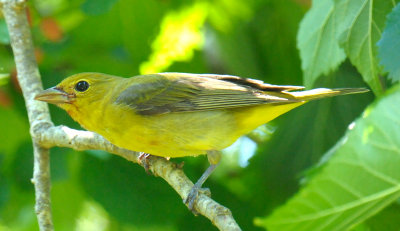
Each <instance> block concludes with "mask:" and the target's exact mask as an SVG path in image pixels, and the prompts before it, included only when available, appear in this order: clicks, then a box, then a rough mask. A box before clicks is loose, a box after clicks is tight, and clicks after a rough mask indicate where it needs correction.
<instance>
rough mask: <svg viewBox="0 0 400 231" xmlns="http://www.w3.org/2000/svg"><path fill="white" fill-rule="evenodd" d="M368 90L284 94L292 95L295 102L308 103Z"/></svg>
mask: <svg viewBox="0 0 400 231" xmlns="http://www.w3.org/2000/svg"><path fill="white" fill-rule="evenodd" d="M368 91H369V90H368V89H366V88H336V89H329V88H316V89H312V90H308V91H294V92H285V93H288V94H289V95H292V96H293V97H294V98H296V99H297V100H302V101H303V100H304V101H310V100H314V99H320V98H325V97H332V96H337V95H347V94H357V93H364V92H368Z"/></svg>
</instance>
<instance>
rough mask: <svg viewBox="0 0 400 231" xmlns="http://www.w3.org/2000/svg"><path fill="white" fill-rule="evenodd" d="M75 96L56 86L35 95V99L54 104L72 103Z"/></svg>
mask: <svg viewBox="0 0 400 231" xmlns="http://www.w3.org/2000/svg"><path fill="white" fill-rule="evenodd" d="M73 98H74V97H73V96H72V95H69V94H68V93H66V92H65V91H63V90H60V89H58V88H56V87H52V88H49V89H46V90H44V91H42V92H40V93H39V94H37V95H36V96H35V100H40V101H43V102H47V103H52V104H62V103H71V102H72V100H73Z"/></svg>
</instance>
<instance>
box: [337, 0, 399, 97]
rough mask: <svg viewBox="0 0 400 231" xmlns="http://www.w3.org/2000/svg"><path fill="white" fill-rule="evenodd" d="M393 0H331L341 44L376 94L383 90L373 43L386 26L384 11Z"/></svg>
mask: <svg viewBox="0 0 400 231" xmlns="http://www.w3.org/2000/svg"><path fill="white" fill-rule="evenodd" d="M394 2H395V1H394V0H393V1H374V0H334V3H335V5H336V12H337V14H338V17H337V20H338V21H339V22H340V24H339V25H338V26H339V27H338V31H340V32H343V33H341V35H340V40H341V45H342V46H343V48H344V49H345V52H346V54H347V56H348V57H349V58H350V61H351V63H352V64H353V65H354V66H355V67H356V68H357V69H358V71H359V72H360V73H361V75H362V76H363V79H364V81H366V82H367V83H368V85H369V86H370V87H371V89H372V90H373V91H374V93H375V94H376V95H380V94H382V92H383V90H384V89H383V86H382V83H381V82H380V79H379V75H380V74H382V68H381V67H380V66H379V65H378V57H377V53H378V49H377V46H376V43H377V42H378V40H379V39H380V37H381V33H382V30H383V28H384V26H385V20H386V15H387V14H388V13H389V12H390V10H391V9H392V8H393V7H394Z"/></svg>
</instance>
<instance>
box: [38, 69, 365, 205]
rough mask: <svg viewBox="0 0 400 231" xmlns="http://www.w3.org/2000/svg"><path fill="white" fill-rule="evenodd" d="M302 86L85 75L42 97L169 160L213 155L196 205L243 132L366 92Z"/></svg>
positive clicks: (120, 140) (198, 77) (225, 78)
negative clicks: (315, 103) (223, 153)
mask: <svg viewBox="0 0 400 231" xmlns="http://www.w3.org/2000/svg"><path fill="white" fill-rule="evenodd" d="M302 89H304V88H303V87H299V86H278V85H270V84H266V83H263V82H262V81H259V80H254V79H243V78H240V77H236V76H229V75H211V74H184V73H160V74H150V75H141V76H136V77H132V78H121V77H117V76H111V75H106V74H101V73H81V74H76V75H73V76H70V77H68V78H66V79H65V80H63V81H62V82H61V83H60V84H58V85H57V86H55V87H53V88H49V89H47V90H45V91H43V92H42V93H40V94H38V95H37V96H36V99H37V100H41V101H45V102H48V103H52V104H55V105H57V106H59V107H61V108H62V109H64V110H66V111H67V112H68V114H69V115H70V116H71V117H72V118H73V119H74V120H76V121H77V122H78V123H79V124H80V125H81V126H82V127H84V128H86V129H88V130H91V131H94V132H97V133H99V134H100V135H102V136H103V137H105V138H106V139H107V140H109V141H110V142H111V143H113V144H115V145H116V146H119V147H122V148H126V149H129V150H134V151H140V152H144V153H149V154H152V155H156V156H163V157H181V156H197V155H199V154H206V153H207V156H208V160H209V162H210V167H209V168H208V169H207V170H206V171H205V172H204V173H203V175H202V176H201V177H200V179H199V180H198V181H197V183H196V184H195V185H194V187H193V188H192V190H191V192H190V193H189V195H188V198H187V200H186V203H188V206H189V208H191V209H192V208H193V203H194V201H195V198H196V197H197V194H198V190H199V189H200V188H201V186H202V184H203V183H204V182H205V180H206V179H207V177H208V176H209V175H210V174H211V172H212V171H213V170H214V169H215V167H216V166H217V164H218V162H219V160H220V150H222V149H224V148H226V147H228V146H229V145H231V144H232V143H233V142H234V141H235V140H236V139H238V138H239V137H240V136H242V135H244V134H246V133H248V132H250V131H252V130H253V129H255V128H257V127H258V126H260V125H262V124H265V123H267V122H268V121H270V120H272V119H274V118H276V117H277V116H279V115H281V114H283V113H285V112H288V111H290V110H292V109H293V108H295V107H298V106H300V105H302V104H304V103H306V102H308V101H310V100H314V99H319V98H324V97H329V96H336V95H343V94H353V93H361V92H366V91H368V90H367V89H363V88H341V89H326V88H319V89H313V90H308V91H298V90H302Z"/></svg>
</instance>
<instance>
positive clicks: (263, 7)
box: [0, 0, 400, 231]
mask: <svg viewBox="0 0 400 231" xmlns="http://www.w3.org/2000/svg"><path fill="white" fill-rule="evenodd" d="M372 2H374V3H372ZM395 2H396V1H379V2H378V1H376V3H375V1H371V0H357V1H346V0H321V1H316V0H315V1H313V4H312V6H311V2H310V1H307V0H247V1H243V0H136V1H129V0H101V1H95V0H69V1H68V0H44V1H43V0H34V1H30V2H29V9H28V11H27V13H28V15H29V19H30V23H31V29H32V34H33V39H34V43H35V48H36V50H35V52H36V57H37V61H38V63H39V67H40V72H41V75H42V79H43V84H44V87H51V86H54V85H55V84H57V83H58V82H59V81H61V80H62V79H63V78H65V77H66V76H68V75H71V74H75V73H78V72H90V71H94V72H104V73H108V74H113V75H120V76H125V77H129V76H133V75H137V74H143V73H151V72H164V71H173V72H190V73H219V74H231V75H238V76H242V77H250V78H257V79H262V80H264V81H266V82H269V83H273V84H289V85H301V84H302V82H303V78H302V73H304V83H305V84H306V85H307V87H370V88H372V89H373V90H374V92H375V93H376V94H378V95H382V92H384V91H385V89H386V88H390V87H391V86H392V84H395V82H396V81H398V80H399V76H398V67H397V66H396V65H395V64H396V63H398V62H396V61H399V60H398V54H397V53H396V52H395V51H396V50H398V49H399V46H400V44H399V43H397V42H395V41H399V39H398V37H396V36H398V34H399V33H397V32H398V31H397V30H398V27H397V26H396V21H398V20H396V19H397V18H398V11H399V7H396V8H395ZM310 7H312V8H311V10H309V8H310ZM343 9H346V10H347V11H344V10H343ZM308 10H309V11H308ZM391 10H393V12H392V13H391V14H390V16H389V20H386V16H387V14H389V12H390V11H391ZM307 11H308V13H307V14H306V16H304V14H305V13H306V12H307ZM354 12H359V13H360V14H359V15H357V14H355V13H354ZM300 22H301V23H300ZM382 31H383V36H382V38H381V33H382ZM359 37H362V38H363V39H365V40H362V41H361V40H360V39H358V38H359ZM296 39H297V40H296ZM380 39H381V40H380ZM378 40H380V42H379V43H378V45H379V46H376V42H377V41H378ZM296 42H297V44H296ZM0 43H1V44H2V46H0V129H1V133H0V231H3V230H21V231H23V230H37V229H38V227H37V224H36V217H35V213H34V209H33V206H34V191H33V185H31V183H30V178H31V175H32V158H33V157H32V145H31V141H30V137H29V124H28V121H27V117H26V111H25V105H24V101H23V98H22V95H21V92H20V89H19V87H18V84H17V81H16V77H15V76H16V71H15V65H14V61H13V55H12V51H11V48H10V46H9V37H8V34H7V31H6V25H5V22H4V19H2V18H0ZM296 46H297V47H298V48H299V51H298V50H297V49H296ZM378 56H379V59H378ZM346 57H348V60H347V61H345V60H346ZM300 58H301V59H300ZM379 60H381V65H379ZM370 64H371V65H370ZM383 70H385V71H386V72H388V73H389V76H390V78H391V79H392V80H393V81H392V82H393V83H392V82H389V81H386V78H385V75H384V73H383ZM364 81H365V82H364ZM398 92H399V87H398V86H397V87H394V88H393V90H391V91H390V92H389V93H387V94H385V95H383V96H380V99H379V101H378V102H377V103H375V104H374V105H372V106H370V107H369V108H368V110H367V111H366V112H364V116H363V118H360V119H359V120H358V121H357V123H356V128H355V129H353V130H351V131H348V132H347V133H346V135H345V136H344V134H345V132H346V129H347V127H348V126H349V124H350V123H352V121H354V120H355V119H356V118H357V117H359V116H360V115H361V113H362V111H363V110H364V109H365V108H366V106H367V105H369V104H370V103H371V102H372V101H373V94H372V93H367V94H363V95H352V96H343V97H338V98H332V99H325V100H321V101H318V102H312V103H309V104H307V105H305V106H302V107H300V108H298V109H295V110H293V111H291V112H289V113H287V114H286V115H283V116H281V117H280V118H278V119H277V120H275V121H273V122H272V123H271V124H270V125H269V127H272V128H273V129H270V131H271V133H272V134H269V135H268V136H267V137H268V138H267V139H264V141H260V140H259V139H255V140H256V141H257V150H256V152H255V154H254V155H253V156H252V157H251V158H250V159H249V161H248V163H247V162H246V161H247V159H246V158H248V157H249V156H251V155H252V154H253V153H252V151H251V145H249V142H251V141H249V139H241V140H239V141H238V143H236V144H235V146H234V147H233V148H231V149H229V150H227V151H225V155H224V156H223V160H222V163H221V166H220V167H219V168H218V169H217V170H216V172H215V173H214V174H213V175H212V176H211V178H210V179H209V180H208V181H207V182H206V187H209V188H210V189H211V191H212V193H213V198H214V199H215V200H216V201H218V202H220V203H222V204H223V205H225V206H227V207H228V208H230V209H231V211H232V212H233V215H234V217H235V219H236V220H237V222H238V223H239V225H240V226H241V228H242V229H243V230H263V229H264V228H268V229H271V230H290V228H293V229H296V230H313V229H311V228H310V227H314V228H315V229H319V230H324V227H325V230H331V229H328V228H326V227H329V225H332V227H335V225H343V226H342V227H344V228H350V227H353V228H354V230H379V227H382V226H381V225H385V226H384V227H388V228H387V230H396V229H394V228H393V227H396V226H397V227H399V226H400V224H399V222H398V221H399V219H398V210H399V205H398V203H396V202H395V203H394V204H392V205H391V206H389V207H386V208H385V209H383V208H384V207H385V206H387V205H388V204H390V203H392V202H393V201H394V200H396V198H397V197H398V193H399V192H400V189H397V188H398V185H399V184H400V180H399V179H398V178H396V177H397V175H396V174H398V173H396V171H397V170H395V169H396V168H395V167H396V166H397V167H399V166H398V165H399V163H397V162H396V161H394V160H393V158H390V155H389V154H390V153H389V152H388V151H387V150H385V147H389V149H390V151H393V153H394V154H395V155H398V154H399V150H400V147H399V143H398V140H399V139H397V140H395V141H393V142H392V143H390V142H389V141H388V140H390V139H388V137H397V138H399V137H400V135H399V133H400V129H399V127H400V124H399V122H398V121H399V120H397V119H396V118H400V111H399V109H398V107H397V108H396V107H395V106H394V105H395V104H397V105H398ZM50 110H51V115H52V119H53V121H54V123H55V124H65V125H68V126H70V127H74V128H79V125H78V124H76V123H75V122H73V121H72V120H71V119H70V118H69V116H68V115H67V114H66V113H65V112H64V111H61V110H60V109H58V108H56V107H54V106H50ZM366 118H367V119H366ZM385 121H386V122H385ZM382 126H384V127H385V128H384V130H383V131H380V132H379V131H377V130H379V129H378V128H380V127H382ZM371 127H373V128H375V130H374V129H373V130H371ZM370 133H372V134H371V135H370ZM359 134H361V135H359ZM363 134H364V135H363ZM364 136H368V137H370V139H369V140H368V141H366V142H364V141H365V139H364ZM250 137H254V136H250ZM261 137H262V136H261ZM347 139H348V140H349V141H348V143H347V144H344V143H346V142H345V141H346V140H347ZM371 140H372V141H376V142H378V143H379V145H381V146H377V145H376V143H371ZM338 141H340V142H339V143H338ZM246 142H247V143H246ZM363 142H364V143H363ZM382 142H383V143H382ZM335 144H336V145H335ZM253 145H254V144H253ZM346 145H347V146H346ZM378 147H379V148H378ZM244 153H246V156H245V155H244ZM324 153H327V154H326V155H325V156H324ZM396 153H397V154H396ZM355 154H358V155H360V156H361V157H359V159H361V161H365V160H364V159H363V158H362V157H364V158H369V160H370V161H372V162H374V161H375V162H376V163H381V164H382V165H383V166H387V165H389V164H391V165H390V166H391V167H390V168H385V167H382V166H374V167H370V168H371V169H372V170H368V171H369V172H368V171H367V172H368V173H371V171H372V172H374V173H376V174H378V175H380V176H382V175H383V176H384V177H383V179H391V180H392V183H393V182H394V184H395V183H397V188H395V189H394V191H393V193H392V194H390V195H387V197H377V198H376V199H377V200H376V201H374V202H376V203H373V202H371V203H369V204H366V205H365V206H366V207H368V209H369V210H368V213H362V211H360V209H358V210H357V208H355V209H353V210H351V209H349V210H345V211H343V212H347V213H346V217H344V218H338V219H333V218H332V219H331V220H330V218H331V217H328V218H326V217H325V218H326V219H325V220H324V219H322V220H321V219H309V218H310V217H311V218H313V216H316V217H318V216H319V215H321V214H324V212H326V211H336V210H335V209H338V208H342V207H341V206H342V205H343V204H345V205H347V204H351V203H353V202H354V201H357V200H361V201H362V200H364V199H365V198H368V196H371V195H375V194H378V195H380V194H379V193H382V192H383V191H385V190H386V189H387V187H386V186H387V185H386V186H385V184H383V183H382V182H383V181H384V180H382V179H381V178H379V179H370V178H371V177H370V176H364V175H362V171H361V170H360V171H356V170H355V169H356V168H362V167H363V166H364V167H365V166H369V165H362V164H360V165H359V166H356V168H354V169H353V168H352V167H351V166H350V165H351V164H349V163H350V162H351V163H353V162H355V163H357V161H358V160H354V158H355V157H354V155H355ZM364 154H365V156H364ZM383 154H387V155H383ZM395 155H394V156H395ZM321 157H323V158H322V160H321ZM331 158H332V159H331ZM341 158H342V159H344V162H346V163H347V162H349V163H348V164H347V165H345V166H342V165H340V164H338V163H335V162H331V161H334V160H336V161H338V159H339V160H340V159H341ZM352 158H353V159H352ZM320 160H321V161H320ZM396 160H397V159H396ZM171 161H176V162H180V161H185V166H184V170H185V172H186V173H187V175H188V176H189V177H190V178H191V179H192V180H193V181H195V180H196V179H197V178H198V177H199V176H200V175H201V173H202V172H203V171H204V169H205V168H206V167H207V165H208V163H207V160H206V158H205V157H198V158H181V159H174V160H171ZM362 163H364V162H362ZM360 166H361V167H360ZM365 168H367V167H365ZM344 169H347V170H348V172H345V173H346V174H345V176H343V174H344V172H342V170H344ZM368 169H369V168H368ZM397 169H398V168H397ZM51 171H52V211H53V214H54V223H55V228H56V230H85V231H86V230H89V231H90V230H126V231H128V230H193V231H195V230H216V229H215V227H213V226H212V224H211V223H210V221H209V220H207V219H205V218H204V217H195V216H193V215H192V213H191V212H189V211H188V210H187V208H186V207H185V206H184V205H183V203H182V201H181V199H180V197H179V196H178V195H177V194H176V193H175V192H174V191H173V189H172V188H171V187H169V186H168V185H167V183H166V182H164V181H163V180H161V179H160V178H156V177H154V176H149V175H147V174H146V173H145V171H144V170H143V169H142V168H141V167H139V166H137V165H134V164H132V163H130V162H128V161H126V160H124V159H121V158H119V157H116V156H112V155H110V154H108V153H104V152H100V151H86V152H77V151H74V150H69V149H64V148H54V149H52V150H51ZM338 173H341V174H342V175H340V177H344V178H339V176H338ZM346 177H347V178H346ZM325 178H327V179H331V181H332V182H330V181H328V183H327V182H326V181H323V182H322V183H321V181H322V180H321V179H325ZM332 179H333V180H332ZM338 179H340V182H344V184H350V185H351V187H350V188H352V189H354V191H358V189H360V188H366V187H367V186H369V188H368V189H370V190H371V191H368V190H367V191H368V193H370V194H368V193H367V192H366V193H361V194H356V195H350V194H351V192H354V191H352V190H347V191H346V190H341V191H340V192H341V193H339V191H338V190H339V189H338V187H337V186H336V187H335V185H334V184H335V183H337V181H338ZM349 179H351V180H352V182H348V181H349ZM331 183H332V184H331ZM375 186H376V187H375ZM300 187H301V189H299V188H300ZM324 190H325V191H324ZM299 191H300V193H298V192H299ZM307 192H311V193H315V195H317V196H321V195H327V197H329V198H325V199H326V201H323V200H322V199H321V200H319V199H318V197H317V196H316V197H311V202H308V201H307V199H309V196H310V194H307ZM318 193H320V194H318ZM312 195H314V194H312ZM289 198H291V199H290V200H289ZM343 198H346V200H344V199H343ZM388 198H389V199H388ZM313 199H315V200H313ZM288 200H289V202H288V204H286V205H284V203H285V201H288ZM302 203H306V204H309V205H312V206H311V207H312V208H313V209H306V208H304V207H302ZM364 209H365V208H364ZM382 209H383V210H382ZM381 210H382V211H381ZM380 211H381V212H380ZM270 214H272V215H271V216H269V215H270ZM375 214H377V215H375ZM374 215H375V216H374ZM256 217H259V218H258V219H256V223H257V225H259V226H257V225H256V224H255V222H254V220H255V218H256ZM304 217H305V218H307V219H308V220H307V222H308V223H307V222H306V224H304V222H302V221H303V220H302V219H303V218H304ZM348 218H352V219H348ZM394 220H396V221H394ZM282 221H284V222H283V223H285V222H287V221H289V222H288V223H285V224H286V225H288V224H289V225H288V226H284V225H282V224H281V223H282ZM329 222H331V223H329ZM335 222H336V223H335ZM277 224H278V225H277ZM328 224H329V225H328ZM280 225H282V226H280ZM307 227H308V228H307Z"/></svg>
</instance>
